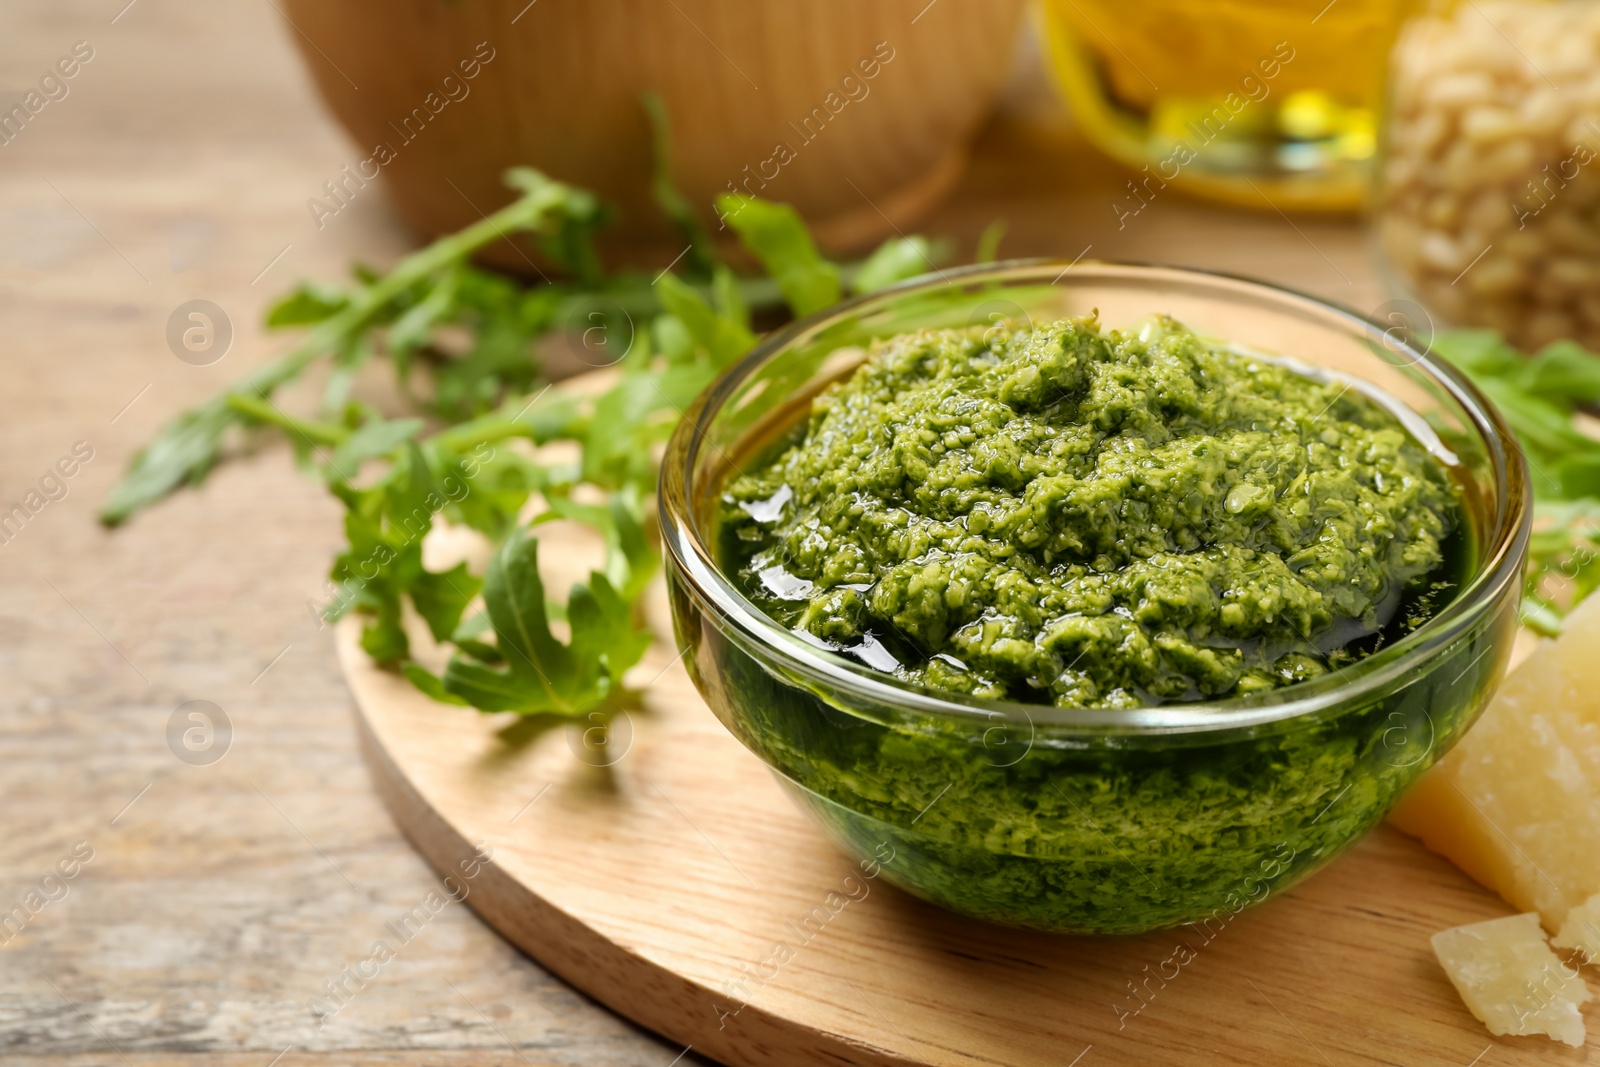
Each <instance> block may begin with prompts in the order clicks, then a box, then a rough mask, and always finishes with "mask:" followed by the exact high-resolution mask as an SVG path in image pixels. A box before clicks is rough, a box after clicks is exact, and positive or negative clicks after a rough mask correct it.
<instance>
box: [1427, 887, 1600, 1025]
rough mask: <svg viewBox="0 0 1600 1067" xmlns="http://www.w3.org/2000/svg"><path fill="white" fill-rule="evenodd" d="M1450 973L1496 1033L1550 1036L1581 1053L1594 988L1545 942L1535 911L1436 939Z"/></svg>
mask: <svg viewBox="0 0 1600 1067" xmlns="http://www.w3.org/2000/svg"><path fill="white" fill-rule="evenodd" d="M1433 951H1434V954H1435V955H1437V956H1438V957H1439V962H1440V963H1441V964H1443V965H1444V971H1445V974H1447V975H1449V976H1450V982H1451V984H1452V985H1454V986H1455V987H1456V991H1457V992H1458V993H1460V994H1461V999H1462V1000H1464V1001H1466V1004H1467V1007H1468V1008H1469V1009H1470V1010H1471V1012H1472V1014H1473V1015H1475V1016H1477V1017H1478V1019H1479V1021H1481V1022H1482V1023H1483V1024H1484V1025H1485V1026H1487V1027H1488V1028H1489V1032H1490V1033H1491V1034H1495V1035H1497V1036H1505V1035H1507V1034H1512V1035H1529V1034H1544V1035H1546V1036H1548V1037H1550V1038H1553V1039H1554V1040H1556V1041H1563V1042H1565V1043H1567V1044H1569V1045H1572V1046H1573V1047H1574V1048H1581V1047H1582V1045H1583V1040H1584V1027H1583V1015H1582V1014H1581V1013H1580V1011H1579V1007H1580V1006H1581V1005H1582V1004H1583V1003H1584V1002H1585V1001H1587V1000H1588V999H1589V989H1588V987H1587V986H1586V985H1584V981H1583V978H1582V977H1581V976H1580V975H1579V974H1578V972H1577V970H1576V969H1575V968H1573V967H1569V966H1568V965H1567V964H1565V963H1563V962H1562V961H1561V960H1560V958H1559V957H1557V956H1556V954H1555V953H1554V952H1551V951H1550V946H1549V945H1548V944H1546V943H1545V939H1544V930H1542V929H1541V928H1540V926H1539V916H1538V915H1536V914H1535V913H1533V912H1528V913H1526V914H1524V915H1511V916H1508V917H1506V918H1504V919H1491V920H1489V921H1488V922H1482V923H1474V924H1472V925H1471V926H1457V927H1455V928H1454V929H1451V930H1444V931H1441V932H1439V933H1437V934H1434V935H1433Z"/></svg>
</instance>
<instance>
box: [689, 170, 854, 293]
mask: <svg viewBox="0 0 1600 1067" xmlns="http://www.w3.org/2000/svg"><path fill="white" fill-rule="evenodd" d="M717 214H718V216H720V217H721V218H722V220H723V221H724V222H725V223H727V224H728V225H729V226H732V227H733V230H734V232H735V233H737V234H738V235H739V240H740V241H742V242H743V243H744V246H745V247H746V248H748V249H749V250H750V251H751V252H752V253H753V254H754V255H755V257H756V258H757V259H758V260H760V261H761V265H762V266H763V267H765V268H766V269H767V273H768V274H770V275H772V277H773V279H774V280H776V281H777V283H778V289H779V290H780V291H781V292H782V293H783V298H784V300H786V301H788V303H789V307H790V308H791V309H792V310H793V311H794V313H795V316H796V317H797V318H798V317H801V316H805V315H809V314H811V313H812V312H813V311H820V310H822V309H823V308H825V307H827V306H828V305H829V304H836V303H838V302H839V297H840V294H841V290H840V285H839V268H838V267H836V266H834V265H833V264H832V263H829V262H828V261H827V260H825V259H823V258H822V254H821V253H820V252H818V251H817V246H816V245H815V244H814V243H813V242H812V240H811V234H810V233H809V232H807V230H806V224H805V223H804V222H802V221H801V220H800V213H799V212H797V211H795V209H794V208H792V207H790V206H789V205H788V204H774V203H772V202H771V201H768V200H758V199H756V198H755V197H751V196H745V195H744V194H742V193H723V194H722V195H721V196H719V197H717Z"/></svg>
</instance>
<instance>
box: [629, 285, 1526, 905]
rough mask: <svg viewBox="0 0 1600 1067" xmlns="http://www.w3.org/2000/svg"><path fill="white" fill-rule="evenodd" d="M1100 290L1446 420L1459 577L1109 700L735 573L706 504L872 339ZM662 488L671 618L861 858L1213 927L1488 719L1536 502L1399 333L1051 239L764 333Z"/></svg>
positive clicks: (1104, 308)
mask: <svg viewBox="0 0 1600 1067" xmlns="http://www.w3.org/2000/svg"><path fill="white" fill-rule="evenodd" d="M1093 309H1098V311H1099V313H1100V317H1101V321H1102V323H1103V324H1105V325H1106V326H1112V327H1115V326H1123V325H1125V324H1128V323H1130V322H1131V321H1132V320H1134V319H1136V318H1138V317H1140V316H1144V315H1147V314H1149V313H1152V312H1163V313H1166V314H1169V315H1171V316H1172V317H1173V318H1175V319H1177V320H1178V321H1180V322H1182V323H1184V324H1185V325H1187V326H1189V327H1190V328H1192V329H1194V330H1195V331H1196V332H1198V333H1200V334H1201V335H1202V336H1205V337H1208V338H1211V339H1213V340H1218V341H1226V342H1228V343H1230V344H1232V345H1233V346H1234V347H1239V348H1243V349H1247V350H1250V351H1252V352H1255V353H1258V354H1267V355H1271V354H1281V355H1283V356H1285V357H1291V358H1292V359H1294V360H1297V361H1299V362H1300V363H1303V364H1309V365H1311V366H1314V367H1317V368H1322V369H1323V370H1324V371H1326V372H1330V373H1334V374H1338V375H1343V376H1346V377H1348V378H1352V379H1355V380H1358V381H1361V382H1365V383H1370V384H1371V385H1373V386H1376V387H1377V388H1379V389H1381V390H1383V391H1384V392H1386V393H1388V394H1389V395H1390V396H1392V397H1394V398H1397V399H1399V400H1401V401H1402V402H1403V403H1404V405H1405V406H1406V407H1408V408H1409V409H1410V412H1409V413H1408V414H1407V418H1411V419H1413V428H1414V429H1415V430H1416V431H1417V432H1418V434H1419V435H1422V436H1426V435H1428V434H1429V433H1430V432H1431V433H1432V434H1433V435H1435V436H1436V437H1437V440H1438V447H1437V448H1436V449H1435V451H1436V452H1439V453H1440V454H1441V455H1442V456H1445V457H1446V458H1447V459H1453V460H1454V462H1453V463H1451V471H1452V474H1453V476H1454V477H1455V478H1456V480H1457V482H1458V484H1459V485H1460V488H1461V491H1462V498H1463V500H1464V502H1465V509H1464V510H1465V511H1466V513H1467V516H1468V520H1467V531H1466V532H1467V535H1468V537H1467V540H1468V541H1469V542H1470V545H1469V549H1468V555H1469V556H1470V561H1469V569H1468V575H1467V578H1466V581H1465V584H1464V588H1463V589H1462V591H1461V592H1460V593H1459V594H1458V595H1457V597H1456V598H1455V600H1453V601H1451V602H1450V603H1449V604H1448V605H1447V606H1445V607H1444V608H1443V609H1442V610H1441V611H1440V612H1439V613H1438V614H1437V615H1436V616H1434V617H1433V618H1432V619H1430V620H1429V621H1428V622H1426V623H1425V624H1424V625H1422V626H1421V627H1419V628H1418V629H1417V630H1415V631H1414V632H1412V633H1411V634H1409V635H1407V636H1406V637H1404V638H1403V639H1401V640H1398V641H1396V642H1394V643H1393V644H1391V645H1389V646H1388V647H1386V648H1384V649H1382V650H1380V651H1379V652H1377V653H1375V654H1373V655H1371V656H1369V657H1367V658H1365V659H1362V660H1359V661H1357V662H1356V663H1354V664H1352V665H1350V666H1348V667H1345V668H1343V669H1340V670H1337V671H1333V672H1330V673H1329V674H1326V675H1324V676H1322V677H1320V678H1317V679H1314V680H1312V681H1309V682H1303V683H1300V684H1298V685H1293V686H1288V687H1284V688H1280V689H1276V690H1271V691H1268V692H1265V693H1259V694H1254V695H1252V696H1248V697H1240V698H1235V699H1230V700H1225V701H1218V702H1212V703H1171V704H1166V705H1163V706H1156V707H1148V708H1141V709H1136V710H1095V709H1085V708H1055V707H1044V706H1037V705H1029V704H1020V703H1006V702H1001V701H990V700H978V699H963V698H961V697H958V696H950V695H941V694H935V693H933V692H930V691H927V690H923V689H918V688H915V687H912V686H909V685H905V684H902V683H900V682H897V681H896V680H895V679H893V678H891V677H890V676H887V675H884V674H880V673H877V672H875V671H872V670H871V669H870V668H867V667H865V666H863V665H860V664H857V663H854V662H852V661H849V660H846V659H845V658H843V657H840V656H835V655H833V654H831V653H829V652H826V651H824V650H822V649H819V648H817V647H815V646H813V645H810V644H807V643H806V642H804V641H802V640H801V639H800V638H798V637H796V636H794V635H793V634H791V633H790V632H788V631H787V630H786V629H784V628H783V627H782V626H780V625H779V624H778V623H776V622H774V621H773V620H772V619H770V618H769V617H767V616H766V615H765V614H763V613H762V612H761V611H760V610H759V609H758V608H756V607H755V606H754V605H753V604H752V603H750V602H749V601H748V600H747V599H746V598H745V597H744V596H743V595H742V594H741V593H740V592H739V591H738V589H737V588H736V587H735V586H734V584H733V583H732V582H731V581H730V580H729V579H728V578H727V577H725V576H724V575H723V574H722V573H721V571H720V570H719V567H718V564H717V562H716V559H715V557H714V554H713V551H712V548H711V546H712V545H713V544H714V543H715V542H714V539H713V537H714V531H713V526H712V520H713V516H714V511H715V506H716V503H717V499H718V496H719V493H720V489H721V486H722V484H723V481H724V479H725V476H726V473H727V472H728V471H729V470H730V468H731V466H732V464H734V462H735V459H734V457H736V456H738V455H740V454H742V453H743V452H744V451H746V450H747V449H748V448H749V447H750V446H751V443H752V442H755V441H759V440H763V439H767V438H769V436H770V434H771V432H772V431H773V430H774V429H775V428H776V427H777V426H780V425H787V424H788V422H789V420H790V419H792V418H794V417H795V416H796V415H797V414H802V415H803V413H804V412H805V411H806V410H807V408H806V405H805V400H806V398H807V397H809V396H810V395H811V394H813V393H815V392H816V391H817V390H819V389H820V388H822V387H824V386H825V385H826V384H827V383H829V382H831V381H834V380H836V379H838V378H839V377H840V376H841V375H842V374H845V373H848V371H849V370H851V369H852V368H853V367H854V366H855V365H856V364H857V363H858V362H859V361H860V359H861V358H862V356H863V355H864V351H863V348H862V346H863V345H865V344H867V343H869V342H870V341H871V340H872V339H874V338H879V337H886V336H890V335H893V334H896V333H901V332H903V331H906V330H911V329H917V328H922V327H950V326H956V327H959V326H966V325H983V324H988V323H993V322H1006V323H1009V324H1022V323H1026V322H1029V321H1033V322H1040V323H1043V322H1048V321H1052V320H1055V319H1058V318H1063V317H1066V316H1071V315H1081V314H1085V313H1087V312H1089V311H1090V310H1093ZM1413 413H1414V414H1413ZM1418 417H1420V418H1418ZM1424 420H1425V422H1424ZM1451 454H1453V455H1451ZM660 508H661V526H662V534H663V541H664V542H665V545H666V549H667V552H666V558H667V577H668V585H669V588H670V591H671V599H672V612H673V620H674V625H675V629H676V633H677V639H678V643H679V646H680V647H681V648H682V649H684V650H685V651H686V652H687V653H688V657H687V662H688V666H689V670H690V673H691V675H692V676H693V678H694V680H695V684H696V685H697V686H698V687H699V689H700V692H701V693H702V694H703V695H704V697H705V699H706V702H707V703H708V704H709V705H710V706H711V708H712V710H713V711H714V712H715V713H716V715H717V717H718V718H719V719H720V720H721V721H722V722H723V724H724V725H726V726H727V727H728V729H729V730H731V731H732V732H733V733H734V735H735V736H736V737H738V739H739V740H740V741H741V742H742V743H743V744H744V745H745V746H746V747H747V748H749V749H750V750H751V751H752V752H754V753H755V754H756V755H758V756H760V757H761V758H762V759H763V760H764V761H766V763H767V765H768V766H769V767H771V768H772V770H773V771H774V772H775V773H776V774H777V775H778V777H779V779H780V780H781V781H783V782H784V783H785V784H786V785H787V786H788V787H789V788H790V790H791V791H792V792H793V794H794V795H795V796H796V797H797V798H798V799H799V801H800V802H801V805H802V806H803V807H805V808H808V809H809V810H811V811H812V812H813V813H814V814H815V815H816V816H817V817H818V818H819V819H820V821H821V823H822V825H823V826H824V827H825V828H826V830H827V831H828V833H829V834H830V835H831V836H832V837H833V838H835V839H836V840H837V841H838V842H839V843H840V844H841V845H842V846H843V847H844V848H845V849H846V850H847V851H849V852H850V853H852V854H853V855H854V856H856V857H857V858H859V859H860V860H861V861H862V862H863V864H865V865H867V866H866V868H865V869H868V870H874V871H878V870H881V873H882V876H883V877H884V878H885V879H887V880H888V881H890V882H892V883H894V884H896V885H898V886H900V887H901V888H903V889H906V890H908V891H910V892H911V893H914V894H916V895H917V896H920V897H923V898H925V899H927V900H930V901H933V902H934V903H936V904H939V905H941V906H943V907H945V908H948V909H950V910H952V911H955V912H959V913H962V914H965V915H970V916H975V917H977V918H980V919H986V920H991V921H995V922H1001V923H1007V924H1013V925H1021V926H1028V927H1035V928H1039V929H1044V930H1055V931H1069V932H1076V933H1136V932H1140V931H1145V930H1151V929H1157V928H1161V927H1168V926H1175V925H1179V924H1184V923H1197V924H1201V925H1202V926H1205V927H1207V928H1208V931H1209V928H1212V927H1215V926H1217V925H1218V924H1222V923H1226V922H1227V921H1228V920H1229V919H1231V917H1232V916H1233V915H1234V914H1236V913H1237V912H1238V911H1239V910H1240V909H1242V908H1244V907H1246V906H1248V905H1250V904H1253V903H1257V902H1259V901H1261V900H1264V899H1266V898H1267V897H1269V896H1271V895H1272V894H1274V893H1277V892H1281V891H1282V890H1284V889H1286V888H1288V887H1289V886H1291V885H1293V884H1294V883H1295V882H1297V881H1299V880H1300V879H1302V878H1304V877H1305V876H1306V875H1307V874H1309V873H1310V872H1311V871H1313V870H1315V869H1316V868H1317V867H1318V866H1319V865H1320V864H1322V863H1324V862H1326V861H1327V860H1328V859H1330V858H1332V857H1333V856H1335V855H1337V854H1338V853H1339V852H1341V851H1342V850H1344V849H1345V848H1347V847H1348V846H1349V845H1350V844H1351V843H1352V842H1354V841H1355V840H1356V839H1357V838H1359V837H1360V836H1361V835H1362V834H1363V833H1365V832H1366V831H1367V830H1368V829H1370V828H1371V827H1372V826H1373V825H1375V824H1376V823H1377V822H1378V821H1379V820H1380V819H1382V818H1383V816H1384V814H1385V813H1386V812H1387V811H1388V810H1389V808H1390V806H1391V805H1392V804H1393V803H1394V801H1395V800H1396V799H1397V798H1398V797H1399V795H1400V793H1401V792H1402V791H1403V790H1404V789H1405V788H1406V787H1407V786H1409V785H1410V784H1411V783H1412V782H1413V781H1415V780H1416V778H1417V776H1418V775H1420V774H1421V773H1422V772H1423V771H1425V770H1426V769H1427V768H1428V767H1429V766H1431V765H1432V764H1433V763H1434V762H1435V761H1436V760H1438V759H1439V757H1440V756H1441V755H1443V754H1444V752H1446V751H1447V750H1448V749H1449V748H1450V746H1451V745H1452V744H1454V742H1455V741H1456V739H1457V738H1459V737H1460V736H1461V734H1462V732H1463V731H1465V730H1466V729H1467V727H1468V726H1470V725H1471V724H1472V722H1473V720H1474V719H1475V718H1476V717H1477V715H1478V713H1479V711H1480V710H1481V709H1482V707H1483V705H1484V703H1485V701H1486V700H1487V698H1488V695H1489V693H1490V692H1491V690H1492V689H1493V687H1494V685H1495V682H1496V680H1497V679H1498V677H1499V675H1500V673H1501V671H1502V670H1503V668H1504V666H1505V660H1506V657H1507V655H1508V653H1509V650H1510V645H1511V641H1512V638H1513V636H1514V633H1515V628H1516V618H1517V604H1518V599H1519V596H1520V593H1521V572H1522V564H1523V558H1524V555H1525V553H1526V549H1527V540H1528V526H1529V502H1528V485H1527V473H1526V465H1525V463H1524V461H1523V459H1522V456H1521V454H1520V452H1519V451H1518V450H1517V446H1516V444H1515V442H1514V440H1513V438H1512V437H1511V434H1510V432H1509V431H1508V430H1507V429H1506V427H1505V425H1504V423H1503V422H1502V421H1501V419H1500V417H1499V415H1498V414H1497V413H1496V412H1495V411H1494V410H1493V409H1492V408H1491V407H1490V406H1489V404H1488V402H1487V401H1485V400H1484V398H1483V397H1482V396H1481V395H1480V394H1479V393H1478V392H1477V391H1476V390H1474V389H1473V387H1472V386H1471V385H1470V384H1468V383H1467V381H1466V380H1465V379H1464V378H1462V377H1461V376H1460V375H1459V374H1457V373H1456V372H1455V371H1454V370H1453V369H1451V368H1450V367H1449V366H1448V365H1446V364H1445V363H1443V362H1442V361H1441V360H1439V359H1437V358H1435V357H1433V356H1431V355H1430V354H1429V353H1428V352H1426V351H1424V350H1419V349H1417V348H1414V347H1411V346H1410V345H1409V344H1408V343H1407V342H1406V341H1405V340H1404V339H1402V338H1400V337H1397V336H1396V335H1395V334H1394V333H1393V332H1389V333H1386V332H1385V331H1384V329H1383V327H1381V326H1379V325H1376V324H1374V323H1372V322H1370V321H1368V320H1366V319H1363V318H1361V317H1360V316H1358V315H1356V314H1354V313H1352V312H1350V311H1347V310H1345V309H1343V308H1339V307H1336V306H1333V305H1330V304H1327V303H1324V302H1321V301H1318V300H1315V299H1312V298H1311V297H1307V296H1303V295H1300V294H1298V293H1293V292H1290V291H1287V290H1284V289H1279V288H1276V287H1273V286H1270V285H1266V284H1263V283H1260V282H1254V281H1248V280H1244V279H1240V278H1232V277H1226V276H1221V275H1215V274H1207V273H1202V272H1198V271H1191V270H1180V269H1176V268H1170V267H1157V266H1143V265H1131V264H1113V263H1089V262H1083V263H1078V264H1074V265H1069V264H1066V263H1059V262H1041V261H1025V262H1013V263H1003V264H994V265H982V266H978V267H974V268H968V269H963V270H954V271H947V272H944V273H942V274H940V275H938V276H929V277H925V278H923V279H920V280H916V281H912V282H908V283H906V284H904V285H901V286H899V287H897V288H894V289H890V290H887V291H884V292H881V293H877V294H873V295H871V296H867V297H863V298H860V299H857V300H853V301H849V302H847V303H844V304H840V305H838V306H836V307H834V308H831V309H828V310H826V311H824V312H821V313H820V314H817V315H814V316H812V317H811V318H809V319H806V320H804V321H801V322H798V323H796V324H794V325H792V326H790V327H788V328H787V329H785V330H782V331H780V332H779V333H777V334H775V335H773V336H772V337H770V338H769V339H768V340H766V341H765V342H764V343H762V344H761V345H760V346H759V347H758V348H756V349H755V350H754V351H753V352H751V353H750V355H749V356H747V357H746V358H745V359H744V360H743V361H741V362H740V363H739V364H738V365H737V366H735V367H733V368H732V369H730V370H729V371H728V372H727V373H726V374H725V375H724V376H723V377H722V378H721V379H719V380H718V381H717V382H716V383H715V384H714V385H712V386H711V387H710V388H709V389H708V390H707V391H706V392H705V393H704V394H703V395H702V396H701V397H700V398H699V399H698V400H697V401H696V403H695V405H694V406H693V408H691V410H690V411H689V412H688V413H687V414H686V416H685V418H684V419H683V421H682V422H681V423H680V424H679V426H678V428H677V430H676V432H675V433H674V435H673V437H672V440H671V442H670V443H669V445H668V448H667V454H666V458H665V461H664V463H663V467H662V474H661V491H660ZM730 799H731V798H730ZM1208 936H1209V933H1208Z"/></svg>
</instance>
